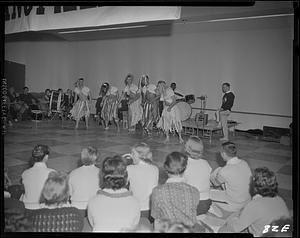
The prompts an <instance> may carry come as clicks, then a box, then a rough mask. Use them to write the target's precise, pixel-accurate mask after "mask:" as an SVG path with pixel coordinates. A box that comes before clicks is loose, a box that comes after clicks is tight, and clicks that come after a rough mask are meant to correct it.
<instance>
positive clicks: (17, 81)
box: [4, 60, 25, 93]
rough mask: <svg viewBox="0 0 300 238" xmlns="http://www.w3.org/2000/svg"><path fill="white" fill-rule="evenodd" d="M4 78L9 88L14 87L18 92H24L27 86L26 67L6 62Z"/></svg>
mask: <svg viewBox="0 0 300 238" xmlns="http://www.w3.org/2000/svg"><path fill="white" fill-rule="evenodd" d="M4 77H5V78H6V80H7V87H8V88H10V87H14V88H15V90H16V92H19V93H20V92H22V91H23V87H24V86H25V65H24V64H19V63H16V62H12V61H8V60H5V66H4Z"/></svg>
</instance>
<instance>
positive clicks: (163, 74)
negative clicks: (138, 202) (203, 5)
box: [5, 17, 293, 129]
mask: <svg viewBox="0 0 300 238" xmlns="http://www.w3.org/2000/svg"><path fill="white" fill-rule="evenodd" d="M292 39H293V24H292V20H291V18H288V17H280V18H274V19H259V20H242V21H230V22H215V23H195V24H185V25H183V24H178V25H174V26H173V30H172V34H171V35H170V36H161V37H158V36H155V37H138V38H126V39H111V40H99V41H84V42H17V43H7V44H6V45H5V49H6V52H5V53H6V55H5V58H6V59H7V60H11V61H15V62H18V63H24V64H25V65H26V84H27V85H28V86H29V87H30V88H31V89H32V90H35V91H42V90H44V89H45V88H47V87H49V88H59V87H62V88H68V87H72V85H73V82H74V81H75V80H76V79H77V78H79V77H84V78H85V79H86V84H87V85H88V86H89V87H90V88H91V89H92V95H93V97H96V96H97V94H98V91H99V86H100V84H101V83H103V82H104V81H108V82H110V83H111V84H112V85H115V86H117V87H119V88H123V87H124V85H123V80H124V77H125V76H126V74H127V73H129V72H130V73H133V74H134V76H135V78H136V83H137V81H138V78H139V77H140V75H141V74H143V73H146V74H148V75H149V76H150V79H151V81H152V82H154V83H156V82H157V81H158V80H166V81H167V82H168V83H170V82H176V83H177V87H178V91H180V92H182V93H184V94H195V95H196V96H200V95H201V94H207V96H208V101H207V107H208V108H214V109H215V108H218V107H219V106H220V103H221V97H222V92H221V84H222V82H225V81H226V82H230V83H231V85H232V90H233V91H234V93H235V95H236V101H235V104H234V107H233V110H234V111H243V112H258V113H271V114H282V115H291V114H292ZM193 106H194V107H197V106H199V101H196V103H195V104H193ZM209 114H210V115H211V114H212V113H209ZM231 118H232V119H233V120H236V121H240V122H242V124H241V126H240V127H239V129H253V128H260V129H262V126H263V125H268V126H278V127H288V125H289V123H290V121H291V119H288V118H276V117H265V116H256V115H244V114H232V115H231Z"/></svg>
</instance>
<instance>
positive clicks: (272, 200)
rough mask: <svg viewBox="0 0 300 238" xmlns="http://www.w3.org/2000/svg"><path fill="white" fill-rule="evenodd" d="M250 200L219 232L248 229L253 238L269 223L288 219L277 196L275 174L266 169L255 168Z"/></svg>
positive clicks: (286, 212) (283, 203) (287, 213)
mask: <svg viewBox="0 0 300 238" xmlns="http://www.w3.org/2000/svg"><path fill="white" fill-rule="evenodd" d="M250 194H251V196H252V200H251V201H250V202H249V203H248V204H247V205H246V206H245V207H244V208H243V210H242V211H241V212H240V213H237V214H235V215H233V216H232V217H231V218H230V219H228V221H227V223H226V224H225V225H224V226H223V227H221V229H220V230H219V232H241V231H243V230H245V229H248V232H250V233H252V234H253V235H254V236H255V237H259V236H261V235H262V234H263V231H264V230H265V229H266V228H267V227H266V226H268V225H270V224H271V222H272V221H273V220H275V219H278V218H280V217H289V215H290V214H289V210H288V208H287V206H286V204H285V202H284V201H283V199H282V198H281V197H279V196H278V183H277V181H276V176H275V173H274V172H272V171H270V170H269V169H268V168H266V167H263V168H257V169H255V171H254V175H253V177H252V180H251V182H250Z"/></svg>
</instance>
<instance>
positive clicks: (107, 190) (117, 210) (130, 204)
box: [88, 156, 140, 232]
mask: <svg viewBox="0 0 300 238" xmlns="http://www.w3.org/2000/svg"><path fill="white" fill-rule="evenodd" d="M102 174H103V190H99V191H98V193H97V195H96V196H95V197H93V198H92V199H91V200H90V201H89V203H88V219H89V222H90V224H91V226H92V227H93V231H103V232H105V231H106V232H113V231H115V232H118V231H122V230H131V229H134V228H136V226H137V225H138V223H139V220H140V207H139V202H138V200H137V199H136V198H135V197H134V196H133V194H132V192H130V191H128V190H127V189H126V188H125V187H126V185H127V183H128V181H127V177H128V175H127V170H126V164H125V163H124V161H123V159H122V158H121V156H114V157H108V158H106V159H105V160H104V161H103V167H102Z"/></svg>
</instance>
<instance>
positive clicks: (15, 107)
mask: <svg viewBox="0 0 300 238" xmlns="http://www.w3.org/2000/svg"><path fill="white" fill-rule="evenodd" d="M7 96H8V97H7V99H8V100H7V103H8V114H9V117H10V118H11V119H12V120H14V121H15V122H17V121H18V120H19V119H20V117H21V115H22V114H23V113H24V111H25V109H26V108H25V107H22V106H21V104H20V102H19V94H18V93H16V91H15V88H14V87H10V88H9V90H8V93H7Z"/></svg>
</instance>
